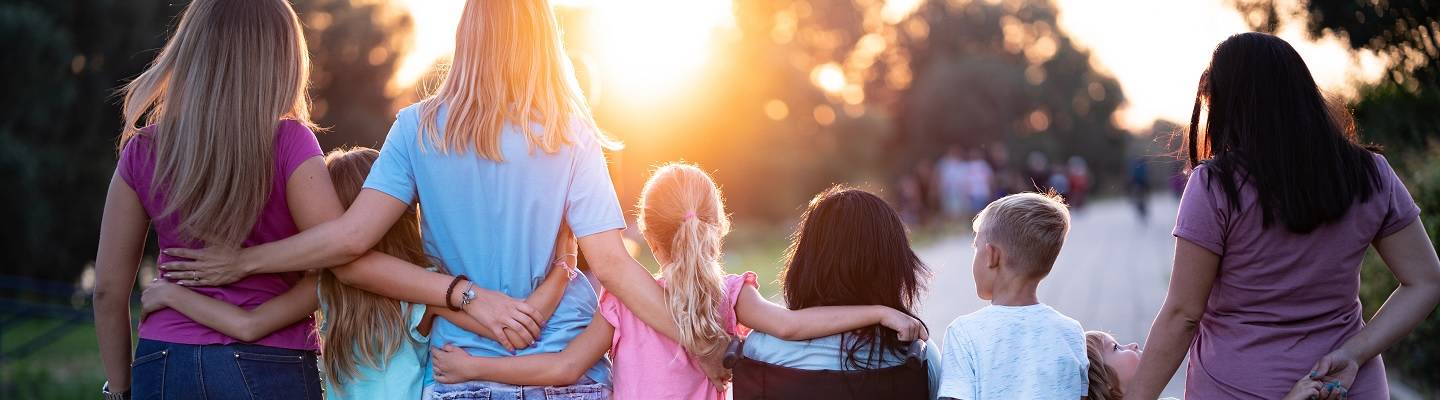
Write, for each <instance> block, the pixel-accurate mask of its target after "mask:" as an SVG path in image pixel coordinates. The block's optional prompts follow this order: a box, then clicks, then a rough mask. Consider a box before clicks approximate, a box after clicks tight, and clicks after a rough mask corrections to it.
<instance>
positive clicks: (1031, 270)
mask: <svg viewBox="0 0 1440 400" xmlns="http://www.w3.org/2000/svg"><path fill="white" fill-rule="evenodd" d="M1064 201H1065V199H1063V198H1061V197H1060V195H1058V194H1055V193H1054V192H1053V191H1052V192H1050V193H1046V194H1040V193H1017V194H1012V195H1009V196H1005V197H1001V198H1000V199H999V200H995V201H993V202H991V203H990V204H989V205H987V206H985V209H984V210H981V211H980V214H979V215H976V216H975V222H974V223H973V229H974V230H975V234H976V235H977V236H984V238H985V240H987V241H989V242H990V243H992V244H995V245H997V246H999V247H1000V248H1002V249H1004V250H1005V251H1004V252H1003V253H1002V254H1003V256H1004V259H1003V263H1004V266H1005V267H1007V268H1011V270H1012V271H1015V272H1016V273H1019V274H1021V275H1022V276H1026V277H1032V278H1043V277H1045V276H1046V275H1049V274H1050V269H1051V267H1053V266H1054V265H1055V259H1056V258H1057V257H1059V256H1060V248H1061V247H1063V246H1064V245H1065V235H1066V234H1067V233H1069V232H1070V210H1069V208H1068V207H1066V206H1065V202H1064Z"/></svg>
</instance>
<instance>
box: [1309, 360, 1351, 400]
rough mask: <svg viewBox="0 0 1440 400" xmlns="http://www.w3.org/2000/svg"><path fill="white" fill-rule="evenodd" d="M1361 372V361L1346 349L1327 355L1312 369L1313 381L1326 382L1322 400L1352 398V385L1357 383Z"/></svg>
mask: <svg viewBox="0 0 1440 400" xmlns="http://www.w3.org/2000/svg"><path fill="white" fill-rule="evenodd" d="M1359 372H1360V361H1359V360H1356V359H1355V357H1353V356H1351V355H1350V353H1348V352H1346V351H1345V350H1344V349H1339V350H1335V351H1332V352H1330V354H1326V355H1325V357H1322V358H1320V362H1317V363H1315V367H1314V368H1311V369H1310V376H1311V379H1315V380H1321V381H1325V382H1326V384H1325V385H1324V386H1323V387H1321V388H1320V397H1319V398H1321V399H1331V400H1335V399H1344V398H1348V397H1349V396H1350V385H1351V384H1354V383H1355V374H1357V373H1359Z"/></svg>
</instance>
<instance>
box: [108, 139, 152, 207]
mask: <svg viewBox="0 0 1440 400" xmlns="http://www.w3.org/2000/svg"><path fill="white" fill-rule="evenodd" d="M147 129H148V128H147ZM144 135H145V134H144V133H142V134H140V135H136V136H134V137H132V138H130V141H128V142H125V147H124V148H122V149H120V159H119V160H118V161H117V162H116V163H115V173H116V174H119V175H120V179H122V180H124V181H125V184H127V185H130V189H131V190H134V191H135V192H136V193H137V194H138V193H144V192H142V190H144V189H146V188H148V187H149V186H150V185H149V183H150V179H149V176H150V175H152V174H154V173H155V171H154V164H153V163H152V162H150V157H152V154H151V153H150V146H151V145H150V138H148V137H145V136H144ZM142 196H143V194H142Z"/></svg>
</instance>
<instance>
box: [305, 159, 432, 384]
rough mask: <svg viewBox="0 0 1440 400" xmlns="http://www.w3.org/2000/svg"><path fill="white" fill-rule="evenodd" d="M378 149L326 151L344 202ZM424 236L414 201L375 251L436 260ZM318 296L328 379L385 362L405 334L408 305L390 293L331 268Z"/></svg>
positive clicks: (324, 274) (408, 258) (342, 379)
mask: <svg viewBox="0 0 1440 400" xmlns="http://www.w3.org/2000/svg"><path fill="white" fill-rule="evenodd" d="M379 156H380V152H378V151H375V149H370V148H365V147H356V148H352V149H349V150H335V151H331V152H330V154H327V155H326V156H325V164H326V166H327V167H328V168H329V170H330V180H331V181H333V182H334V183H335V193H336V194H338V195H339V196H340V201H341V203H343V204H344V205H345V207H346V208H349V207H350V204H351V203H352V202H354V201H355V197H356V196H358V195H359V194H360V190H361V188H362V187H363V186H364V184H365V177H366V176H368V175H369V174H370V167H371V166H372V165H374V164H375V160H376V159H377V158H379ZM423 246H424V243H423V242H421V239H420V216H419V213H418V209H417V207H415V206H411V207H410V208H409V209H408V210H405V213H404V214H401V215H400V218H399V219H397V220H396V221H395V225H392V226H390V231H388V232H386V233H385V236H384V237H382V238H380V241H379V242H378V243H376V244H375V248H374V249H375V251H379V252H382V253H385V254H389V255H391V256H394V257H396V258H399V259H401V260H405V261H406V262H409V263H411V264H415V265H432V264H434V261H433V259H431V258H430V257H429V256H427V255H426V254H425V251H424V247H423ZM320 302H321V304H324V305H325V313H322V314H321V317H320V318H321V323H320V324H318V325H319V326H325V331H324V334H323V335H321V340H320V346H321V350H322V351H323V354H325V357H321V363H323V364H324V367H325V368H323V369H324V371H325V379H326V380H327V381H330V382H333V383H335V387H336V388H342V387H344V384H345V382H346V381H349V380H351V379H353V378H355V376H356V374H358V373H359V372H358V370H357V369H356V366H357V365H365V366H368V367H371V368H377V369H378V368H382V367H384V363H385V361H386V360H389V359H390V357H391V356H393V355H394V354H395V352H397V351H400V346H401V344H402V343H404V341H405V340H406V339H405V338H406V335H408V333H407V330H408V329H409V327H408V326H407V324H406V322H407V321H409V318H408V316H409V314H410V310H408V309H404V308H403V307H401V303H400V302H399V301H397V300H393V299H390V298H388V297H384V296H380V295H377V294H373V293H370V292H367V291H364V290H360V289H358V288H355V287H353V286H350V285H346V284H345V283H343V282H340V280H339V279H337V278H336V277H335V274H334V273H332V272H330V270H322V271H321V273H320Z"/></svg>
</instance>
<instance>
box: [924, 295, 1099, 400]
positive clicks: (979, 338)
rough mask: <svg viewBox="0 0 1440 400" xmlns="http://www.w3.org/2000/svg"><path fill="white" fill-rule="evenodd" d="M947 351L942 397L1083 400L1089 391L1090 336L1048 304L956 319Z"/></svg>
mask: <svg viewBox="0 0 1440 400" xmlns="http://www.w3.org/2000/svg"><path fill="white" fill-rule="evenodd" d="M942 347H943V348H942V349H941V355H940V360H941V363H943V365H944V367H943V368H942V371H941V373H940V397H942V398H946V397H948V398H955V399H961V400H983V399H1079V398H1080V397H1082V396H1085V394H1086V390H1087V389H1088V382H1087V380H1086V369H1087V368H1089V366H1090V365H1089V364H1090V363H1089V361H1088V360H1087V359H1086V358H1085V332H1084V331H1083V330H1081V328H1080V323H1079V322H1076V321H1075V320H1074V319H1070V317H1066V316H1065V315H1063V314H1060V312H1058V311H1055V309H1053V308H1050V306H1047V305H1044V304H1035V305H1030V306H1023V307H1006V306H995V305H992V306H987V307H985V308H982V309H980V310H979V311H976V312H973V313H970V314H969V315H965V316H961V317H959V318H956V319H955V321H954V322H951V323H950V327H949V328H946V330H945V344H944V345H943V346H942Z"/></svg>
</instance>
